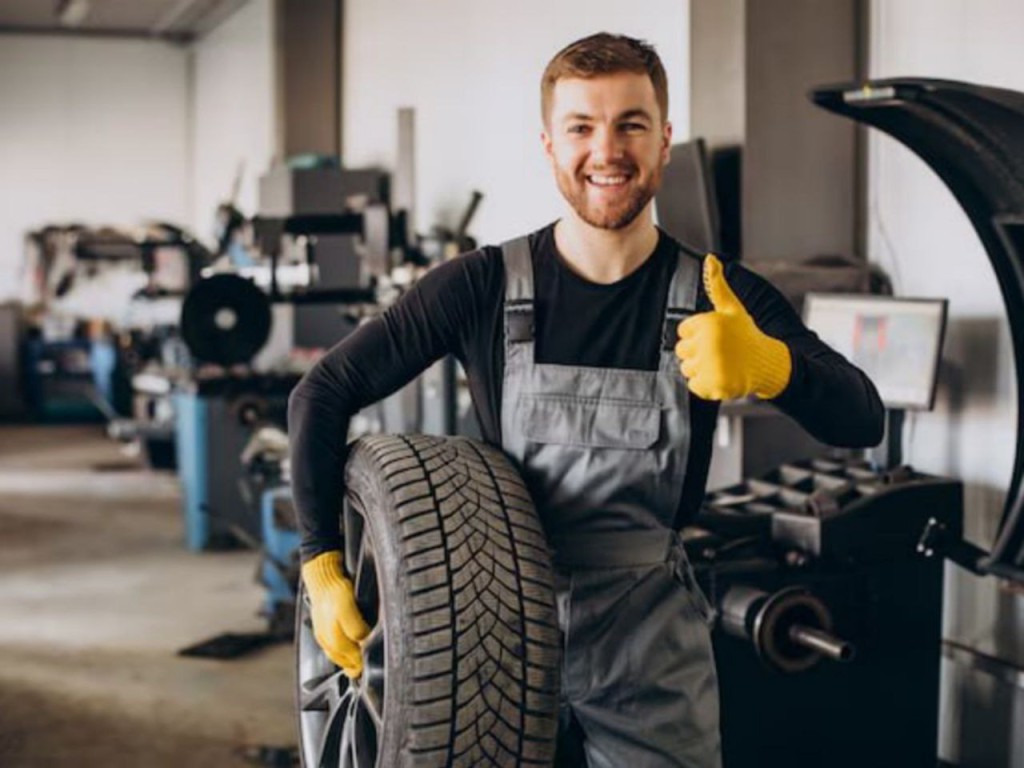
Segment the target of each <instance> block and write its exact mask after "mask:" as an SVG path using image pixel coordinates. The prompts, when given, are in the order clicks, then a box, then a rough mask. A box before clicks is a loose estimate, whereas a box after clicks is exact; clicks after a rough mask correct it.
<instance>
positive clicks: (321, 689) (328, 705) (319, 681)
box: [299, 669, 351, 712]
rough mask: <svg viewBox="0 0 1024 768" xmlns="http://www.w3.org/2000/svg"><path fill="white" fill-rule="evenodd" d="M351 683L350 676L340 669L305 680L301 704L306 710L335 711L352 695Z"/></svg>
mask: <svg viewBox="0 0 1024 768" xmlns="http://www.w3.org/2000/svg"><path fill="white" fill-rule="evenodd" d="M349 685H350V684H349V681H348V677H346V676H345V673H344V672H342V671H341V670H340V669H336V670H335V671H333V672H331V673H329V674H327V675H323V676H318V677H313V678H309V679H307V680H303V681H302V696H301V700H300V702H299V706H300V707H301V708H302V710H303V711H304V712H308V711H310V710H325V709H326V710H327V711H329V712H333V711H334V710H335V709H337V708H338V707H339V706H341V703H342V702H343V701H344V700H345V699H346V698H348V697H349V696H350V694H351V688H349ZM342 690H344V693H342V692H341V691H342Z"/></svg>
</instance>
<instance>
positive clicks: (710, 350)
mask: <svg viewBox="0 0 1024 768" xmlns="http://www.w3.org/2000/svg"><path fill="white" fill-rule="evenodd" d="M704 290H705V291H706V292H707V294H708V298H709V299H711V304H712V306H713V307H714V311H713V312H703V313H701V314H698V315H692V316H690V317H688V318H686V319H685V320H683V322H681V323H680V324H679V327H678V329H677V332H678V334H679V342H678V343H677V344H676V357H678V358H679V360H680V365H679V370H681V371H682V373H683V375H684V376H685V377H686V378H687V379H688V381H687V386H688V387H689V388H690V391H691V392H693V394H695V395H697V397H700V398H703V399H705V400H730V399H732V398H737V397H746V396H747V395H751V394H753V395H756V396H757V397H761V398H771V397H775V396H777V395H779V394H781V393H782V390H784V389H785V388H786V385H787V384H789V377H790V376H791V375H792V373H793V361H792V358H791V357H790V354H789V347H787V346H786V345H785V344H783V343H782V342H781V341H779V340H778V339H773V338H772V337H771V336H768V335H766V334H764V333H762V332H761V329H759V328H758V327H757V325H756V324H755V323H754V320H753V318H752V317H751V316H750V314H749V313H748V312H747V310H746V308H745V307H744V306H743V302H741V301H740V300H739V299H738V298H737V297H736V294H735V293H733V292H732V288H730V287H729V283H727V282H726V280H725V274H724V272H723V270H722V262H720V261H719V260H718V257H717V256H715V255H714V254H710V253H709V254H708V255H707V257H706V258H705V259H704Z"/></svg>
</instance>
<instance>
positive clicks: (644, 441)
mask: <svg viewBox="0 0 1024 768" xmlns="http://www.w3.org/2000/svg"><path fill="white" fill-rule="evenodd" d="M520 418H521V419H522V421H521V428H522V430H523V435H524V436H525V437H526V439H527V440H528V441H530V442H535V443H545V444H549V445H569V446H576V447H579V448H618V449H625V450H636V451H645V450H648V449H650V448H652V447H653V446H654V445H655V444H656V443H657V442H658V438H659V436H660V434H661V409H660V408H659V407H658V406H657V405H651V404H648V403H637V402H629V401H619V400H606V399H599V398H583V397H575V396H559V395H523V396H522V398H521V400H520Z"/></svg>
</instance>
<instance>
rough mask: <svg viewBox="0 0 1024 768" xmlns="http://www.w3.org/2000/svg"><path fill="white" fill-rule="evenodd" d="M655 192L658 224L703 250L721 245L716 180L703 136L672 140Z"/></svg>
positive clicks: (674, 235)
mask: <svg viewBox="0 0 1024 768" xmlns="http://www.w3.org/2000/svg"><path fill="white" fill-rule="evenodd" d="M670 153H671V154H670V161H669V164H668V165H667V166H665V170H664V172H663V175H662V183H661V189H659V190H658V192H657V195H656V196H655V204H656V206H657V210H658V225H659V226H660V227H661V228H662V229H664V230H665V231H666V232H668V234H670V235H671V236H672V237H674V238H676V239H677V240H679V241H680V242H681V243H683V245H688V246H690V247H691V248H693V249H695V250H697V251H700V252H702V253H709V252H714V253H719V252H720V251H721V248H722V242H721V237H720V223H719V218H718V200H717V198H716V196H715V182H714V178H713V176H712V173H711V165H710V163H709V160H708V152H707V147H706V145H705V144H704V140H703V139H700V138H698V139H693V140H692V141H687V142H684V143H682V144H673V145H672V148H671V150H670Z"/></svg>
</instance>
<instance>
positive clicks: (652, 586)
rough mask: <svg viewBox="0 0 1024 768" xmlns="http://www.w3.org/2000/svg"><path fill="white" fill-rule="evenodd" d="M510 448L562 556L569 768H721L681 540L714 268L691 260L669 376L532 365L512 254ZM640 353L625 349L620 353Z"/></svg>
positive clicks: (665, 349) (564, 734)
mask: <svg viewBox="0 0 1024 768" xmlns="http://www.w3.org/2000/svg"><path fill="white" fill-rule="evenodd" d="M502 254H503V257H504V264H505V276H506V290H505V307H504V316H505V375H504V380H503V382H502V406H501V431H502V448H503V450H504V451H505V452H506V453H507V454H508V455H509V456H510V457H511V458H512V459H514V460H515V461H516V462H517V464H518V465H519V467H520V470H521V472H522V474H523V478H524V480H525V481H526V483H527V485H528V487H529V488H530V491H531V493H532V494H533V496H534V499H535V500H536V501H537V506H538V510H539V513H540V517H541V520H542V522H543V525H544V528H545V531H546V533H547V537H548V542H549V545H550V546H551V548H552V550H553V553H554V560H555V568H556V592H557V603H558V621H559V626H560V629H561V632H562V638H563V642H564V647H563V669H562V711H561V717H560V721H561V722H560V729H559V745H558V754H559V757H558V761H557V764H558V765H559V766H588V767H589V768H669V766H672V767H673V768H676V767H682V766H686V767H687V768H718V766H720V765H721V757H720V738H719V731H718V683H717V677H716V674H715V667H714V657H713V655H712V650H711V638H710V631H709V628H708V623H709V617H710V614H711V610H710V607H709V606H708V603H707V601H706V599H705V598H704V596H703V594H702V593H701V592H700V589H699V587H698V586H697V584H696V581H695V580H694V578H693V571H692V569H691V568H690V565H689V563H688V562H687V559H686V555H685V552H684V550H683V547H682V542H681V539H680V538H679V535H678V534H677V532H676V531H675V530H674V529H673V523H674V520H673V518H674V516H675V514H676V510H677V509H678V506H679V500H680V497H681V495H682V489H683V477H684V474H685V471H686V461H687V456H688V453H689V447H690V419H689V393H688V390H687V388H686V383H685V381H684V380H683V378H682V376H681V374H680V372H679V367H678V362H677V361H676V359H675V354H674V352H673V347H674V343H675V328H676V325H677V324H678V322H679V320H680V319H681V318H682V317H683V316H685V315H687V314H690V313H692V312H693V311H694V309H695V306H696V297H697V287H698V285H699V281H700V278H701V264H700V262H699V261H698V260H697V259H696V258H693V257H692V256H689V255H687V254H685V253H680V254H679V263H678V266H677V268H676V271H675V274H674V277H673V280H672V285H671V287H670V290H669V294H668V303H667V306H666V307H665V308H664V309H663V308H661V307H657V308H655V307H652V308H651V309H652V311H659V312H663V313H664V318H665V322H664V333H665V338H664V339H663V343H662V345H661V346H662V349H661V351H660V361H659V366H658V370H657V371H637V370H620V369H611V368H590V367H582V366H570V365H553V364H552V365H548V364H538V363H536V362H535V361H534V326H533V317H534V312H533V299H534V287H533V265H532V261H531V258H530V248H529V244H528V241H527V239H526V238H521V239H518V240H514V241H511V242H509V243H506V244H504V245H503V246H502ZM623 341H624V343H628V341H629V340H628V339H624V340H623Z"/></svg>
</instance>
